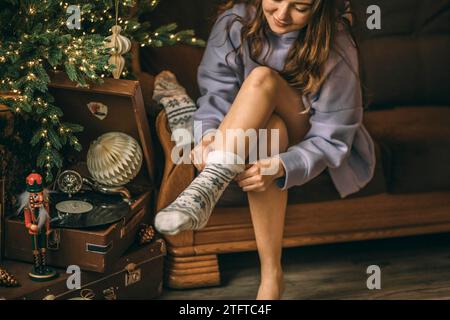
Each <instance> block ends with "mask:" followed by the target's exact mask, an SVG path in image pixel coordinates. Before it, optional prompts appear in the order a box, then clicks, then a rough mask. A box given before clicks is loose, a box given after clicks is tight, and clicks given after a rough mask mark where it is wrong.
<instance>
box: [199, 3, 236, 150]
mask: <svg viewBox="0 0 450 320" xmlns="http://www.w3.org/2000/svg"><path fill="white" fill-rule="evenodd" d="M242 9H243V8H242V7H241V6H234V7H233V8H231V9H229V10H226V11H225V12H224V13H222V14H221V15H220V16H219V18H218V19H217V21H216V23H215V24H214V26H213V28H212V31H211V33H210V36H209V39H208V41H207V46H206V49H205V52H204V55H203V57H202V60H201V62H200V65H199V67H198V73H197V81H198V86H199V90H200V97H199V98H198V100H197V106H198V109H197V110H196V112H195V113H194V140H195V144H197V143H198V142H199V141H200V139H201V137H202V136H203V135H204V134H206V133H207V132H209V131H212V130H215V129H217V128H218V127H219V125H220V123H221V122H222V120H223V119H224V117H225V114H226V113H227V112H228V110H229V108H230V106H231V104H232V102H233V101H234V98H235V97H236V95H237V93H238V91H239V88H240V83H241V81H240V79H241V77H242V75H243V65H242V59H241V57H240V56H239V55H237V54H235V53H234V52H232V51H233V48H237V47H238V46H239V43H240V29H241V27H242V24H241V23H240V22H235V23H233V24H231V29H230V37H228V36H227V31H226V27H227V25H228V24H229V23H231V21H232V20H233V19H234V17H235V14H239V11H241V10H242ZM229 52H231V53H230V54H228V53H229ZM227 54H228V57H227ZM235 58H236V61H235ZM227 62H228V64H227Z"/></svg>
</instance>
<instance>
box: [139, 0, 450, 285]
mask: <svg viewBox="0 0 450 320" xmlns="http://www.w3.org/2000/svg"><path fill="white" fill-rule="evenodd" d="M168 2H170V4H169V3H168ZM217 2H220V1H211V0H204V1H200V0H197V1H194V0H192V1H182V0H180V1H172V0H171V1H163V2H162V4H161V7H160V8H159V10H156V11H155V12H156V13H155V15H154V16H149V17H148V18H149V19H151V21H153V22H154V23H156V24H159V23H165V22H171V21H177V22H178V23H179V26H180V27H181V28H191V27H194V28H195V30H196V32H197V34H198V35H199V36H200V37H201V38H203V39H205V40H206V39H207V37H208V32H209V31H210V28H211V25H212V24H211V23H212V22H213V21H212V20H207V19H206V18H207V17H212V16H213V12H214V10H215V5H216V3H217ZM351 4H352V7H353V10H354V12H355V14H356V22H357V23H356V24H355V33H356V34H357V36H358V38H359V43H360V54H361V58H360V60H361V73H362V81H363V85H364V88H365V98H366V102H367V106H368V110H367V111H366V113H365V119H364V123H365V125H366V127H367V129H368V130H369V132H370V133H371V135H372V137H373V139H374V141H375V143H376V151H377V167H376V170H375V176H374V178H373V180H372V181H371V182H370V183H369V184H368V185H367V186H366V187H365V188H363V189H362V190H360V191H359V192H357V193H355V194H352V195H350V196H348V197H346V198H344V199H340V197H339V195H338V193H337V191H336V189H335V188H334V185H333V183H332V181H331V179H330V176H329V174H328V172H327V170H325V171H324V172H323V173H322V174H320V175H319V176H318V177H316V178H315V179H313V180H312V181H310V182H309V183H307V184H305V185H303V186H299V187H294V188H291V189H289V197H288V198H289V200H288V202H289V205H288V208H287V216H286V226H285V236H284V246H285V247H293V246H301V245H313V244H322V243H332V242H344V241H355V240H367V239H378V238H387V237H398V236H408V235H417V234H426V233H437V232H449V231H450V192H449V190H450V149H449V146H450V108H449V106H450V93H449V92H450V91H449V89H450V88H449V87H448V86H449V85H448V84H449V83H450V68H449V62H448V57H449V56H450V25H449V21H450V4H449V1H448V0H395V1H392V0H383V1H379V0H370V1H368V0H361V1H357V0H354V1H352V3H351ZM374 4H375V5H378V6H379V7H380V8H381V19H382V29H381V30H368V29H367V27H366V23H365V19H366V18H367V14H366V9H367V7H368V6H369V5H374ZM174 8H177V10H174ZM140 54H141V65H142V68H143V70H144V71H146V72H148V73H150V74H152V75H155V74H157V73H159V72H160V71H162V70H164V69H169V70H172V71H173V72H174V73H175V74H176V75H177V77H178V79H179V81H180V82H181V83H182V84H183V85H184V86H185V87H186V88H187V91H188V93H189V94H190V95H191V96H192V98H194V99H196V98H197V97H198V96H199V93H198V88H197V82H196V72H197V66H198V64H199V62H200V59H201V57H202V54H203V49H202V48H194V47H190V46H186V45H178V46H175V47H166V48H158V49H143V50H141V52H140ZM144 78H145V79H143V80H142V81H143V86H144V88H145V90H146V92H145V93H144V94H145V95H146V99H147V100H149V99H151V89H152V77H151V76H148V75H145V77H144ZM155 108H156V109H155ZM155 110H157V111H159V110H160V108H159V109H158V108H157V106H154V108H153V109H151V110H150V111H151V114H152V115H153V116H154V117H153V119H154V118H156V124H155V126H154V130H155V131H156V133H157V136H158V138H159V143H160V145H159V148H160V149H158V150H159V151H160V152H159V154H157V158H158V157H159V162H158V163H157V165H158V166H159V171H160V172H161V175H160V188H159V192H158V198H157V204H156V207H157V208H156V210H159V209H162V208H164V207H165V206H167V205H168V204H169V203H170V202H172V201H173V200H174V199H175V198H176V197H177V196H178V194H179V193H180V192H181V191H182V190H183V189H184V188H185V187H186V186H187V185H188V184H189V183H190V182H191V181H192V179H193V178H194V176H195V174H196V173H195V170H194V166H193V165H187V164H183V165H177V166H175V165H174V164H173V163H172V162H171V160H170V157H168V155H170V152H171V148H172V147H173V145H174V144H173V142H172V141H171V139H170V131H169V127H168V124H167V118H166V116H165V113H164V112H159V113H157V112H156V111H155ZM158 150H157V152H158ZM161 152H162V153H161ZM166 239H167V243H168V252H169V255H168V259H167V264H166V275H167V278H166V279H167V281H166V284H167V285H168V286H170V287H173V288H192V287H200V286H209V285H217V284H219V283H220V271H219V266H218V260H217V255H218V254H222V253H229V252H237V251H250V250H256V243H255V239H254V233H253V227H252V222H251V218H250V212H249V208H248V205H247V202H246V195H245V193H244V192H242V191H241V190H240V188H239V187H238V186H237V185H236V184H235V183H234V184H232V185H230V187H229V188H228V189H227V190H226V191H225V193H224V195H223V197H222V199H221V200H220V202H219V204H218V205H217V207H216V208H215V210H214V212H213V214H212V217H211V219H210V221H209V223H208V225H207V226H206V227H205V228H204V229H203V230H200V231H195V232H192V231H186V232H182V233H180V234H178V235H176V236H171V237H166Z"/></svg>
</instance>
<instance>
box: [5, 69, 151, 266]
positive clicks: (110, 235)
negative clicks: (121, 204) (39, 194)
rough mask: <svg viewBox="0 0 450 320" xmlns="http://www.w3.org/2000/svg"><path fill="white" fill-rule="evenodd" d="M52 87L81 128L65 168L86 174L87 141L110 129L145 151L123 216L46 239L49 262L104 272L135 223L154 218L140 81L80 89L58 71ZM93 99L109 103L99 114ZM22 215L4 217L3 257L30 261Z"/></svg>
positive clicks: (126, 243)
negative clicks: (76, 146) (78, 148)
mask: <svg viewBox="0 0 450 320" xmlns="http://www.w3.org/2000/svg"><path fill="white" fill-rule="evenodd" d="M50 90H51V93H52V94H53V96H54V97H55V104H56V105H58V106H60V107H61V108H62V110H63V112H64V121H66V122H72V123H77V124H81V125H82V126H83V127H84V131H83V132H81V133H80V134H79V135H78V137H79V141H80V144H81V145H82V146H83V150H82V152H74V151H72V152H71V153H70V154H66V158H67V159H69V161H68V165H67V168H70V169H73V168H75V169H76V170H77V171H79V172H80V173H81V174H82V175H83V176H89V175H88V171H87V166H86V155H87V151H88V149H89V145H90V143H91V142H92V141H93V140H94V139H96V138H97V137H99V136H100V135H102V134H104V133H107V132H111V131H119V132H124V133H127V134H129V135H130V136H132V137H133V138H135V139H136V140H137V141H138V142H139V143H140V146H141V148H142V151H143V158H144V159H143V164H142V167H141V170H140V172H139V174H138V175H137V176H136V178H135V179H134V180H133V181H131V182H130V183H129V184H127V185H126V187H128V188H129V189H130V190H132V191H133V192H132V194H133V197H132V199H133V202H132V204H131V210H129V211H130V212H129V213H127V215H126V216H125V217H124V218H123V219H122V220H120V221H119V222H116V223H114V224H111V225H108V226H106V227H100V228H98V227H96V228H87V229H75V228H55V231H54V233H53V236H52V241H51V243H50V244H49V251H48V264H49V265H52V266H55V267H62V268H66V267H67V266H68V265H73V264H75V265H78V266H80V267H81V269H83V270H86V271H95V272H108V271H109V268H110V266H112V265H113V263H114V262H115V261H116V260H117V259H118V258H119V257H120V256H121V255H122V254H123V253H124V252H125V250H126V249H127V248H128V247H129V246H130V245H131V244H132V242H133V240H134V239H135V236H136V233H137V230H138V226H139V224H140V223H141V222H151V220H152V217H153V216H152V214H153V207H154V199H155V192H156V190H155V188H154V185H153V176H154V163H153V153H152V151H153V148H152V140H151V136H150V130H149V126H148V122H147V118H146V114H145V109H144V104H143V99H142V93H141V90H140V86H139V82H137V81H129V80H114V79H105V82H104V84H102V85H92V86H91V87H90V88H82V87H77V86H76V85H75V84H74V83H73V82H71V81H69V80H68V79H67V77H66V76H65V75H64V74H62V73H58V74H56V75H55V76H54V77H53V78H52V82H51V85H50ZM91 102H94V103H96V104H102V105H103V106H104V107H105V108H107V109H106V110H104V111H105V112H104V114H103V115H102V116H101V117H99V116H98V115H96V114H94V112H92V109H91V108H89V107H88V105H89V104H90V103H91ZM65 169H66V168H65ZM22 220H23V219H21V217H20V216H19V217H17V216H15V215H14V214H10V215H8V217H7V219H6V223H5V224H6V226H5V227H6V228H5V229H6V231H5V257H6V258H7V259H11V260H20V261H25V262H31V261H32V254H31V243H30V238H29V235H28V233H27V230H26V228H25V227H24V224H23V222H22Z"/></svg>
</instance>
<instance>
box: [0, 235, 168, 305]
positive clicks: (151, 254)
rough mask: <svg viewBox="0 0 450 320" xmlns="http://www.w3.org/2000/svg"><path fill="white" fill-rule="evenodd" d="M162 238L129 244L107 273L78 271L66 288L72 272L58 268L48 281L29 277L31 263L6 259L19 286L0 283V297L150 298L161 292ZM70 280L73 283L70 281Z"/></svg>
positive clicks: (26, 298) (52, 298)
mask: <svg viewBox="0 0 450 320" xmlns="http://www.w3.org/2000/svg"><path fill="white" fill-rule="evenodd" d="M165 255H166V246H165V243H164V240H163V239H161V238H159V239H156V240H154V241H153V242H152V243H150V244H147V245H145V246H143V247H132V248H130V249H129V250H128V251H127V252H126V253H125V254H124V255H123V256H122V257H121V258H119V260H118V261H117V262H116V263H115V264H114V267H113V269H112V271H111V272H110V273H107V274H99V273H94V272H81V286H80V288H79V289H72V290H71V289H68V286H67V282H68V281H67V280H68V278H69V277H70V276H72V274H68V273H66V270H65V269H58V272H59V277H58V278H57V279H55V280H52V281H49V282H33V281H31V280H30V279H29V278H28V272H29V271H30V269H31V265H30V264H27V263H22V262H15V261H10V260H6V261H5V262H4V264H3V265H4V267H5V268H6V269H7V270H8V271H9V272H10V273H11V274H13V275H14V277H15V278H16V279H17V280H18V281H19V282H20V284H21V286H20V287H15V288H4V287H0V299H6V300H19V299H20V300H42V299H46V300H67V299H77V300H83V299H86V300H105V299H106V300H116V299H118V300H124V299H136V300H137V299H140V300H142V299H145V300H147V299H153V298H156V297H158V296H159V295H160V294H161V292H162V286H163V283H162V282H163V264H164V256H165ZM69 283H73V282H72V281H69Z"/></svg>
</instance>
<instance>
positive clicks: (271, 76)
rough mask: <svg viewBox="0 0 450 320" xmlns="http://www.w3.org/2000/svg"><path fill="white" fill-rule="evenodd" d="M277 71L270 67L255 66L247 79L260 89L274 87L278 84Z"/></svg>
mask: <svg viewBox="0 0 450 320" xmlns="http://www.w3.org/2000/svg"><path fill="white" fill-rule="evenodd" d="M276 76H277V72H276V71H275V70H273V69H271V68H269V67H265V66H260V67H256V68H254V69H253V70H252V71H251V72H250V74H249V75H248V76H247V78H246V79H245V82H246V84H247V85H250V86H252V87H256V88H258V89H274V88H275V86H276Z"/></svg>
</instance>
